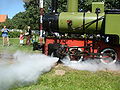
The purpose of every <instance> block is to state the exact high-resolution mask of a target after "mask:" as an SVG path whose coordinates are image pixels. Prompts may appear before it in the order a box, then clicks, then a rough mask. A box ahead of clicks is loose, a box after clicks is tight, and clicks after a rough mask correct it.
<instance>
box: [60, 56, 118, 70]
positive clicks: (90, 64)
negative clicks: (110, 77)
mask: <svg viewBox="0 0 120 90" xmlns="http://www.w3.org/2000/svg"><path fill="white" fill-rule="evenodd" d="M62 62H63V63H64V64H65V66H69V67H71V68H73V69H77V70H87V71H99V70H113V71H118V70H120V65H119V64H103V63H101V62H100V60H99V59H89V60H85V61H80V62H77V61H69V59H68V58H67V59H63V61H62Z"/></svg>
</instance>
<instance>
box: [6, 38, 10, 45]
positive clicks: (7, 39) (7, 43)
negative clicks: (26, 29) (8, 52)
mask: <svg viewBox="0 0 120 90" xmlns="http://www.w3.org/2000/svg"><path fill="white" fill-rule="evenodd" d="M6 39H7V40H6V41H7V45H8V46H9V45H10V43H9V37H7V38H6Z"/></svg>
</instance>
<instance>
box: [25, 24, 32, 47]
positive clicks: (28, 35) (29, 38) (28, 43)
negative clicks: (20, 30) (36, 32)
mask: <svg viewBox="0 0 120 90" xmlns="http://www.w3.org/2000/svg"><path fill="white" fill-rule="evenodd" d="M31 38H32V31H31V29H30V26H28V30H27V33H26V45H30V44H31Z"/></svg>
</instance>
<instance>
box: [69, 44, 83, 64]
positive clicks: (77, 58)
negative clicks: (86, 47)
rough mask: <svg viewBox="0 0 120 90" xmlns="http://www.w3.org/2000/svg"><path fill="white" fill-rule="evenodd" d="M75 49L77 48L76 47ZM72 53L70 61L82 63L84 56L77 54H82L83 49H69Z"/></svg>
mask: <svg viewBox="0 0 120 90" xmlns="http://www.w3.org/2000/svg"><path fill="white" fill-rule="evenodd" d="M74 47H75V46H74ZM69 51H70V53H69V58H70V61H78V62H80V61H82V59H83V56H80V55H78V56H77V55H76V53H80V52H82V49H81V48H77V47H76V48H71V49H69Z"/></svg>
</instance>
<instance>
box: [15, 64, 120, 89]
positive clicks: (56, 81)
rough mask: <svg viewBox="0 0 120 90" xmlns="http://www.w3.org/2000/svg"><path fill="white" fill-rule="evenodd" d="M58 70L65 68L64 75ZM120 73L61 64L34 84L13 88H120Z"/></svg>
mask: <svg viewBox="0 0 120 90" xmlns="http://www.w3.org/2000/svg"><path fill="white" fill-rule="evenodd" d="M56 70H64V71H65V74H64V75H63V76H61V75H56V74H55V71H56ZM119 84H120V73H118V72H111V71H97V72H89V71H78V70H73V69H71V68H68V67H65V66H63V65H59V66H58V67H57V68H54V69H52V70H51V71H50V72H48V73H46V74H44V75H42V76H41V77H40V78H39V80H38V82H37V83H36V84H34V85H30V86H25V87H21V88H16V89H13V90H120V85H119Z"/></svg>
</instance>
